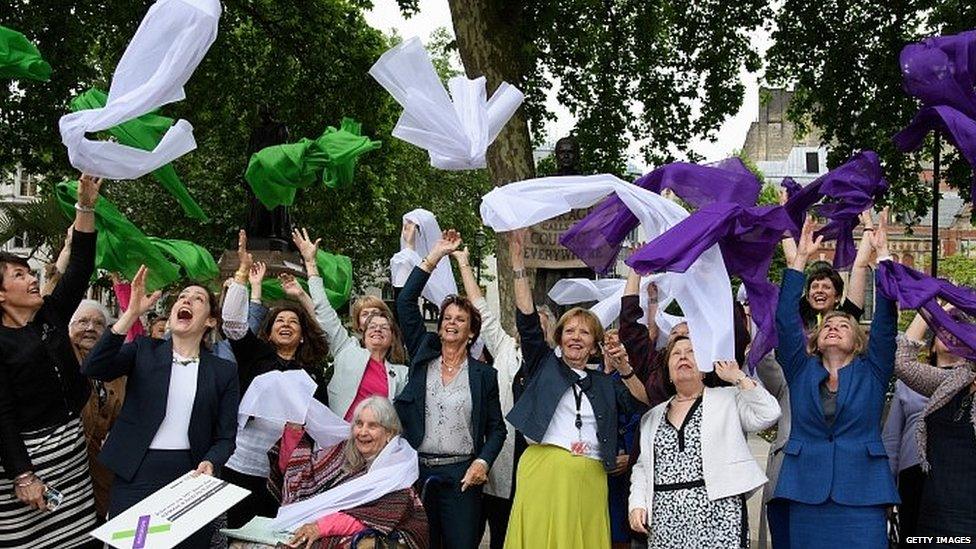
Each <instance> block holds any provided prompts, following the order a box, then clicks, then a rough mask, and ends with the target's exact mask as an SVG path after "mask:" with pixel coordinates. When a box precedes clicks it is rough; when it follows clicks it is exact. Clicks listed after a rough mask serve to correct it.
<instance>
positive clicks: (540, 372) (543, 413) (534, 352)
mask: <svg viewBox="0 0 976 549" xmlns="http://www.w3.org/2000/svg"><path fill="white" fill-rule="evenodd" d="M515 323H516V325H517V327H518V332H519V337H520V339H521V345H522V358H523V360H524V362H523V363H522V371H523V372H524V374H525V376H526V377H527V379H528V384H527V385H526V387H525V390H524V392H523V394H522V397H521V398H520V399H519V400H518V402H516V403H515V406H513V407H512V411H511V412H509V413H508V421H509V423H511V424H512V425H514V426H515V428H516V429H518V431H519V432H520V433H522V434H523V435H525V436H526V437H527V438H530V439H532V440H542V439H543V438H545V436H546V430H547V429H548V428H549V422H551V421H552V417H553V416H554V415H555V413H556V406H557V405H558V404H559V400H560V399H561V398H562V396H563V394H564V393H565V392H566V391H567V390H568V389H569V388H570V387H571V386H572V385H573V384H574V383H577V382H578V381H579V379H580V378H579V377H578V376H577V375H576V374H575V373H573V371H572V370H570V368H569V366H567V365H566V363H564V362H563V361H562V359H561V358H558V357H557V356H556V354H555V353H554V352H553V351H552V349H550V348H549V346H548V345H547V344H546V341H545V338H544V337H543V335H542V328H541V327H540V325H539V315H537V314H535V313H533V314H531V315H524V314H522V311H516V312H515ZM586 372H587V376H586V378H584V380H583V381H582V383H581V384H580V385H581V389H583V392H584V393H586V398H587V399H589V401H590V405H591V406H593V412H594V413H595V414H596V431H597V436H599V437H600V460H601V461H602V462H603V467H604V469H606V470H607V471H611V470H613V468H614V467H616V466H617V432H618V428H619V426H618V424H617V416H618V414H620V413H624V414H636V413H644V412H645V411H646V410H647V406H645V405H644V404H643V403H641V402H640V401H639V400H637V399H636V398H634V397H633V395H631V394H630V390H629V389H627V387H626V386H625V385H624V384H623V382H622V381H620V380H619V379H616V378H614V377H612V376H610V375H608V374H606V373H604V372H603V371H602V370H587V371H586Z"/></svg>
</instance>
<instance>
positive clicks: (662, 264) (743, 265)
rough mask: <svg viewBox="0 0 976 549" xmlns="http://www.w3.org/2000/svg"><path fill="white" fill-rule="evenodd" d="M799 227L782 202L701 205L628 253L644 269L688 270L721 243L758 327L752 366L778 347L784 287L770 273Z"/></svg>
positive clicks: (636, 266) (636, 267)
mask: <svg viewBox="0 0 976 549" xmlns="http://www.w3.org/2000/svg"><path fill="white" fill-rule="evenodd" d="M788 230H795V226H794V224H793V222H792V220H791V219H790V217H789V215H788V214H787V211H786V210H785V209H784V208H783V207H782V206H753V207H749V208H745V207H743V206H741V205H739V204H732V203H728V202H723V203H714V204H709V205H707V206H704V207H702V208H701V209H699V210H698V211H696V212H694V213H692V214H691V215H690V216H688V218H687V219H685V220H683V221H682V222H681V223H678V224H677V225H675V226H674V227H672V228H671V229H670V230H668V231H666V232H665V233H664V234H662V235H661V236H659V237H657V238H656V239H654V240H653V241H652V242H651V243H649V244H647V245H646V246H644V247H643V248H641V249H640V250H638V251H637V252H636V253H634V254H633V255H631V256H630V258H628V259H627V262H626V263H627V264H628V265H629V266H630V267H632V268H633V269H634V270H635V271H637V272H639V273H641V274H647V273H652V272H655V273H659V272H684V271H686V270H687V269H688V268H689V267H691V265H692V264H693V263H694V262H695V261H696V260H697V259H698V257H699V256H700V255H701V254H702V253H704V252H705V251H706V250H708V249H709V248H711V247H712V246H713V245H715V244H716V243H717V244H718V245H719V248H720V249H721V252H722V259H723V260H724V262H725V266H726V268H727V269H728V271H729V274H732V275H736V276H738V277H739V278H741V279H742V282H743V284H744V285H745V287H746V293H747V295H748V296H749V308H750V310H751V312H752V318H753V320H754V321H755V323H756V326H757V328H758V331H757V333H756V334H754V338H753V341H752V346H751V348H750V350H749V356H748V359H747V361H746V363H747V364H748V366H749V368H750V370H752V371H754V370H755V367H756V364H758V363H759V360H761V359H762V357H763V356H765V355H766V354H767V353H768V352H769V351H771V350H773V349H774V348H775V347H776V341H777V338H776V326H775V322H774V320H775V311H776V302H777V300H778V299H779V289H778V288H777V287H776V285H775V284H773V283H771V282H770V281H769V278H768V273H769V265H770V263H771V262H772V259H773V253H774V252H775V251H776V246H777V245H778V244H779V241H780V240H781V239H782V238H783V233H784V232H785V231H788Z"/></svg>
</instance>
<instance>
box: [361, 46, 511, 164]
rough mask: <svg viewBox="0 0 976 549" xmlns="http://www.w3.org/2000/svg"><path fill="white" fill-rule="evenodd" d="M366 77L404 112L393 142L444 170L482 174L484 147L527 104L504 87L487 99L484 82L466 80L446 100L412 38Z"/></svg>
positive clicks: (455, 82)
mask: <svg viewBox="0 0 976 549" xmlns="http://www.w3.org/2000/svg"><path fill="white" fill-rule="evenodd" d="M369 74H370V75H371V76H372V77H373V78H375V79H376V81H377V82H379V83H380V85H381V86H383V87H384V88H386V91H388V92H390V95H392V96H393V98H394V99H396V101H397V103H399V104H400V105H402V106H403V114H401V115H400V119H399V120H398V121H397V125H396V127H395V128H394V129H393V136H394V137H397V138H399V139H402V140H404V141H406V142H408V143H412V144H414V145H416V146H418V147H420V148H422V149H425V150H427V152H428V154H429V155H430V164H431V165H432V166H434V167H435V168H439V169H442V170H470V169H477V168H484V167H485V166H486V161H485V153H486V151H487V150H488V145H490V144H491V143H492V142H493V141H494V140H495V138H496V137H498V133H499V132H501V130H502V127H503V126H504V125H505V123H506V122H508V119H509V118H511V117H512V115H513V114H515V111H516V110H517V109H518V107H519V105H521V104H522V101H523V99H525V96H524V95H523V94H522V92H521V91H519V90H518V88H516V87H514V86H512V85H509V84H508V83H507V82H502V83H501V85H499V86H498V89H497V90H495V93H494V94H492V96H491V99H487V92H486V90H485V79H484V77H480V78H475V79H473V80H472V79H469V78H465V77H464V76H456V77H454V78H451V79H450V80H449V81H448V87H449V88H450V90H451V95H450V96H448V94H447V91H446V90H445V89H444V85H443V84H441V79H440V77H439V76H438V75H437V71H435V70H434V65H433V63H431V61H430V57H429V56H428V55H427V51H426V50H424V47H423V44H421V43H420V40H419V39H418V38H416V37H415V38H411V39H410V40H407V41H405V42H403V43H402V44H400V45H398V46H396V47H394V48H392V49H390V50H389V51H387V52H386V53H384V54H383V55H382V56H380V58H379V59H378V60H377V61H376V63H375V64H374V65H373V66H372V68H370V69H369ZM452 97H453V101H452Z"/></svg>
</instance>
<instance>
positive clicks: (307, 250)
mask: <svg viewBox="0 0 976 549" xmlns="http://www.w3.org/2000/svg"><path fill="white" fill-rule="evenodd" d="M291 240H292V242H294V243H295V247H296V248H298V252H299V253H301V254H302V259H304V260H305V263H315V254H316V253H317V252H318V251H319V242H321V241H322V239H321V238H316V239H315V242H312V239H311V238H309V237H308V230H307V229H305V228H304V227H303V228H302V229H301V230H299V229H292V231H291Z"/></svg>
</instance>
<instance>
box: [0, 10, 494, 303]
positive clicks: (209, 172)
mask: <svg viewBox="0 0 976 549" xmlns="http://www.w3.org/2000/svg"><path fill="white" fill-rule="evenodd" d="M222 3H223V8H224V12H223V15H222V17H221V21H220V30H219V34H218V37H217V41H216V42H215V43H214V45H213V46H212V47H211V49H210V51H209V52H208V54H207V56H206V57H205V58H204V60H203V62H202V63H201V64H200V66H199V67H198V68H197V70H196V72H195V73H194V75H193V77H192V78H191V79H190V81H189V83H188V84H187V86H186V99H185V100H184V101H181V102H179V103H174V104H172V105H167V106H166V107H164V108H163V109H162V111H163V114H165V115H167V116H171V117H174V118H185V119H187V120H189V121H190V122H191V123H192V124H193V125H194V132H195V136H196V139H197V144H198V149H197V150H196V151H194V152H192V153H190V154H188V155H186V156H184V157H182V158H180V159H179V160H177V162H176V163H175V166H176V169H177V171H178V172H179V174H180V176H181V177H182V178H183V181H184V182H185V183H186V184H187V187H188V188H189V191H190V193H191V194H192V195H193V197H194V198H195V199H196V200H197V201H198V203H200V205H201V207H203V209H204V210H205V211H206V212H207V214H208V215H209V216H210V221H209V223H205V224H204V223H199V222H196V221H188V220H187V218H186V217H185V216H184V215H183V214H182V212H181V211H180V209H179V208H178V207H177V206H176V204H175V202H174V201H173V200H172V199H171V198H170V197H168V196H167V195H165V194H164V193H162V192H161V189H160V187H159V186H158V185H157V184H156V183H155V182H154V181H153V180H152V178H151V177H146V178H142V179H141V180H139V181H136V182H112V183H111V184H109V185H106V186H105V192H106V194H107V195H108V196H109V197H110V199H111V200H113V202H115V203H116V204H117V205H119V207H120V208H121V209H122V210H123V212H124V213H125V214H126V215H128V216H129V218H130V219H131V220H132V221H133V222H135V223H136V224H137V225H138V226H139V227H141V228H142V229H143V230H144V231H145V232H146V233H147V234H150V235H154V236H162V237H166V238H182V239H188V240H192V241H194V242H197V243H199V244H201V245H203V246H205V247H206V248H208V249H209V250H210V251H211V252H213V253H214V254H215V256H219V255H220V253H221V251H222V250H224V249H226V248H228V247H230V246H231V245H232V243H233V242H236V237H235V235H236V231H237V228H238V227H239V226H240V225H241V224H242V223H243V222H244V217H245V211H246V207H247V200H246V196H245V188H244V186H243V185H245V183H244V180H243V174H244V171H245V168H246V166H247V160H248V159H247V155H246V148H247V144H248V139H249V136H250V133H251V131H252V128H254V127H255V126H256V125H257V124H258V123H259V110H260V109H261V107H268V108H270V109H271V110H272V111H273V112H274V113H275V116H276V118H277V119H278V120H279V121H281V122H283V123H285V124H287V126H288V128H289V131H290V135H291V139H292V140H297V139H298V138H300V137H315V136H318V135H320V134H321V133H322V131H323V130H324V129H325V127H326V126H329V125H338V123H339V121H340V119H341V118H342V117H343V116H350V117H353V118H355V119H357V120H359V121H360V122H362V123H363V132H364V134H366V135H369V136H371V137H373V138H375V139H380V140H382V141H383V147H382V148H381V149H379V150H377V151H374V152H371V153H369V154H368V155H367V156H365V157H363V158H362V159H361V160H360V162H359V166H358V168H357V172H356V180H355V183H354V184H353V185H352V186H350V187H349V188H345V189H340V190H328V191H326V190H322V189H313V190H307V191H301V192H300V193H299V195H298V199H297V201H296V205H295V206H294V207H293V208H292V209H291V215H292V220H293V222H294V223H295V224H296V225H301V226H306V227H308V228H309V231H310V233H312V234H315V235H317V236H321V237H322V242H323V244H322V245H323V248H325V249H327V250H329V251H333V252H337V253H342V254H345V255H349V256H350V257H351V258H352V260H353V266H354V269H355V272H356V277H355V280H356V284H357V289H362V287H363V286H366V285H369V284H371V283H372V282H373V281H374V280H375V279H376V278H377V277H378V276H382V275H383V274H384V273H385V270H386V265H387V260H388V259H389V257H390V256H391V255H392V254H393V253H394V252H395V251H396V250H398V249H399V239H398V235H399V233H400V218H401V216H402V215H403V214H404V213H405V212H407V211H409V210H411V209H414V208H417V207H424V208H427V209H429V210H431V211H432V212H433V213H434V214H435V215H437V216H438V218H439V220H440V222H441V224H442V226H444V227H457V228H458V229H459V230H460V231H461V232H462V234H471V235H473V234H474V232H475V230H476V228H477V227H478V226H480V222H479V220H478V217H477V204H478V200H479V199H480V196H481V195H482V194H483V193H485V192H487V190H488V188H490V183H489V182H488V179H487V174H486V172H485V171H484V170H479V171H471V172H444V171H439V170H434V169H432V168H431V167H430V166H429V161H428V158H427V155H426V153H425V152H424V151H422V150H420V149H417V148H416V147H413V146H412V145H409V144H407V143H404V142H402V141H399V140H397V139H394V138H393V137H391V135H390V133H391V131H392V129H393V126H394V124H395V123H396V119H397V117H398V116H399V113H400V107H399V106H398V105H397V104H396V103H395V102H394V101H393V100H392V98H391V97H390V96H389V95H388V94H387V92H386V91H385V90H383V89H382V87H380V86H379V85H378V84H377V83H376V82H375V81H373V79H372V78H371V77H370V76H369V75H368V74H367V71H368V69H369V67H370V66H371V65H372V63H373V62H374V61H375V60H376V58H377V57H379V55H381V54H382V53H383V52H384V51H385V50H386V49H387V48H389V47H390V46H391V45H392V44H393V43H394V40H396V38H395V37H392V38H391V37H388V36H384V35H383V34H382V33H381V32H379V31H378V30H376V29H373V28H370V27H369V26H368V25H367V24H366V22H365V20H364V19H363V14H362V10H363V9H364V8H366V7H368V6H369V3H368V2H365V1H357V2H349V1H346V0H304V1H298V0H287V1H286V0H224V1H223V2H222ZM151 4H152V2H151V1H146V0H141V1H137V2H134V1H132V0H124V1H123V0H78V1H72V2H63V1H60V0H30V1H28V0H0V12H2V13H4V14H8V13H12V14H14V16H13V17H11V18H10V19H8V20H5V25H8V26H11V27H13V28H16V29H18V30H20V31H22V32H24V33H25V34H26V35H27V36H28V37H29V38H31V39H33V40H35V41H36V43H37V44H38V46H39V48H40V49H41V52H42V53H43V54H44V56H45V58H46V59H47V60H48V61H49V62H51V64H52V65H53V67H54V76H52V79H51V82H49V83H24V84H21V83H17V84H16V86H18V87H20V86H23V92H24V93H23V94H20V95H17V94H11V96H9V97H0V132H2V133H0V169H4V168H9V167H11V166H12V165H14V164H15V163H17V162H20V163H22V164H23V165H24V166H25V167H27V168H28V169H29V170H30V171H31V172H33V173H40V174H47V175H48V178H47V181H48V183H47V184H46V186H45V187H44V189H43V190H44V191H48V192H49V191H50V188H51V186H52V185H53V184H54V183H56V182H58V181H60V180H61V179H62V178H63V177H65V176H68V175H70V174H71V167H70V165H69V164H68V162H67V155H66V154H65V150H64V147H63V146H62V145H61V143H60V136H59V134H58V131H57V121H58V118H59V117H60V116H61V115H62V114H64V113H66V112H67V104H68V101H69V100H70V99H71V97H72V96H73V95H74V94H76V93H78V92H80V91H82V90H84V89H87V88H88V87H91V86H100V87H102V88H103V89H107V86H108V84H109V82H110V79H111V75H112V72H113V70H114V67H115V65H116V63H117V62H118V59H119V58H120V57H121V55H122V52H123V51H124V49H125V47H126V45H127V44H128V42H129V40H130V39H131V37H132V35H133V33H134V31H135V29H136V27H137V26H138V24H139V22H140V20H141V19H142V16H143V15H144V14H145V11H146V10H147V9H148V7H149V6H150V5H151ZM61 23H66V24H63V25H62V24H61ZM439 40H440V42H439V43H438V44H435V46H436V47H435V48H434V49H435V51H436V52H438V56H437V59H436V63H437V65H438V66H439V67H444V68H445V69H446V68H447V67H449V63H447V61H446V58H445V56H446V55H447V52H446V49H445V46H446V44H445V42H446V38H445V37H444V36H440V37H439Z"/></svg>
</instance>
